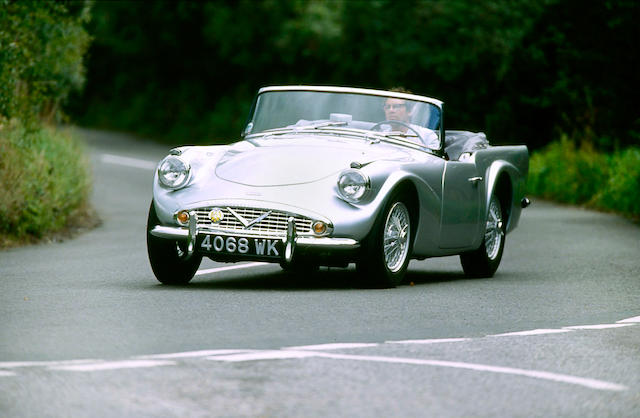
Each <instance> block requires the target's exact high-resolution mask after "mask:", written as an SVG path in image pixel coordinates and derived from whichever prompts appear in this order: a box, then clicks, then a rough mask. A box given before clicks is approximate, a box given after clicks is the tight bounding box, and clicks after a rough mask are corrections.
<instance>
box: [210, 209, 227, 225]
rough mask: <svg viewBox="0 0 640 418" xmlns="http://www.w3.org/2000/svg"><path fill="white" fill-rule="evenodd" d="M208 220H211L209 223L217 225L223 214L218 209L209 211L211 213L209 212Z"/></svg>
mask: <svg viewBox="0 0 640 418" xmlns="http://www.w3.org/2000/svg"><path fill="white" fill-rule="evenodd" d="M209 219H211V222H213V223H214V224H217V223H218V222H220V221H221V220H223V219H224V213H223V212H222V209H220V208H213V209H211V212H209Z"/></svg>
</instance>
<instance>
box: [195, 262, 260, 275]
mask: <svg viewBox="0 0 640 418" xmlns="http://www.w3.org/2000/svg"><path fill="white" fill-rule="evenodd" d="M267 264H270V263H262V262H256V263H247V264H238V265H235V266H227V267H216V268H212V269H204V270H198V271H197V272H196V276H202V275H203V274H209V273H220V272H221V271H229V270H238V269H248V268H253V267H259V266H266V265H267Z"/></svg>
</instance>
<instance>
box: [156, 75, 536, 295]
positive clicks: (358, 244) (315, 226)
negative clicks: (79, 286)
mask: <svg viewBox="0 0 640 418" xmlns="http://www.w3.org/2000/svg"><path fill="white" fill-rule="evenodd" d="M242 137H243V139H242V140H240V141H238V142H235V143H231V144H229V145H215V146H185V147H179V148H175V149H173V150H171V151H170V153H169V155H168V156H167V157H165V158H164V159H163V160H162V161H161V162H160V163H159V164H158V169H157V171H156V174H155V178H154V182H153V202H152V204H151V208H150V210H149V218H148V224H147V248H148V254H149V261H150V263H151V267H152V269H153V272H154V273H155V275H156V277H157V279H158V280H159V281H160V282H162V283H166V284H185V283H187V282H189V281H190V280H191V278H192V277H193V276H194V274H195V272H196V270H197V269H198V267H199V265H200V262H201V260H202V257H209V258H211V259H212V260H215V261H222V262H238V261H246V260H260V261H269V262H273V263H279V264H280V266H282V268H283V269H285V270H291V271H308V270H313V269H317V267H318V266H347V265H348V264H349V263H351V262H355V263H356V268H357V271H358V275H359V277H360V278H361V279H363V280H365V281H366V282H368V283H369V284H370V285H372V286H385V287H393V286H396V285H398V284H399V283H401V281H402V279H403V277H404V275H405V272H406V270H407V265H408V264H409V260H411V259H420V260H422V259H425V258H428V257H438V256H450V255H457V254H459V255H460V260H461V263H462V268H463V269H464V272H465V273H466V274H467V275H469V276H475V277H491V276H492V275H493V274H494V273H495V271H496V269H497V268H498V265H499V264H500V260H501V258H502V252H503V248H504V245H505V237H506V234H507V233H508V232H510V231H511V230H513V229H514V228H515V227H516V225H517V224H518V220H519V218H520V213H521V209H522V208H523V207H526V206H527V205H528V203H529V201H528V200H527V199H526V198H525V197H524V186H525V181H526V176H527V171H528V166H529V155H528V151H527V147H526V146H522V145H520V146H491V145H489V143H488V141H487V139H486V137H485V135H484V134H483V133H474V132H467V131H445V130H444V126H443V103H442V102H441V101H440V100H436V99H432V98H429V97H423V96H417V95H414V94H408V93H400V92H394V91H379V90H369V89H358V88H344V87H317V86H281V87H266V88H262V89H260V91H259V92H258V95H257V96H256V99H255V102H254V104H253V107H252V110H251V112H250V115H249V119H248V123H247V125H246V128H245V130H244V132H243V134H242Z"/></svg>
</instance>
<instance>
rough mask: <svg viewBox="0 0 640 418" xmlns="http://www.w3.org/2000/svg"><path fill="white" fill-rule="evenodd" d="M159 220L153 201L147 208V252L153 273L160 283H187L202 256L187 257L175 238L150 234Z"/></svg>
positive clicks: (181, 245)
mask: <svg viewBox="0 0 640 418" xmlns="http://www.w3.org/2000/svg"><path fill="white" fill-rule="evenodd" d="M159 224H160V221H159V219H158V215H157V214H156V209H155V207H154V204H153V202H151V207H150V208H149V218H148V220H147V254H148V255H149V263H150V264H151V269H152V270H153V274H155V276H156V278H157V279H158V281H159V282H160V283H164V284H171V285H180V284H187V283H189V281H190V280H191V279H192V278H193V276H194V275H195V274H196V271H197V270H198V267H200V262H201V261H202V256H201V255H198V254H193V255H192V256H191V257H190V258H189V257H187V253H186V248H184V244H181V243H179V242H178V241H175V240H170V239H165V238H158V237H156V236H154V235H152V234H151V230H152V229H153V227H155V226H156V225H159Z"/></svg>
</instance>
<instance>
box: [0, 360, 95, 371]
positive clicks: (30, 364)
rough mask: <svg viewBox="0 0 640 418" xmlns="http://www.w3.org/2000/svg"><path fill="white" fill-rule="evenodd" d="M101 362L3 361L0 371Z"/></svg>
mask: <svg viewBox="0 0 640 418" xmlns="http://www.w3.org/2000/svg"><path fill="white" fill-rule="evenodd" d="M98 361H102V360H94V359H85V360H61V361H4V362H0V369H13V368H18V367H55V366H67V365H74V364H86V363H95V362H98Z"/></svg>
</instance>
